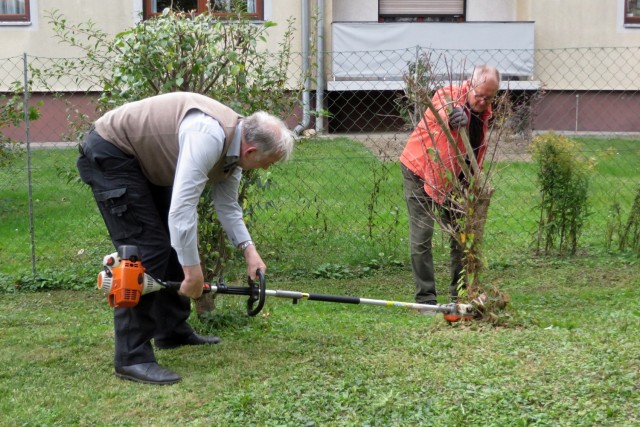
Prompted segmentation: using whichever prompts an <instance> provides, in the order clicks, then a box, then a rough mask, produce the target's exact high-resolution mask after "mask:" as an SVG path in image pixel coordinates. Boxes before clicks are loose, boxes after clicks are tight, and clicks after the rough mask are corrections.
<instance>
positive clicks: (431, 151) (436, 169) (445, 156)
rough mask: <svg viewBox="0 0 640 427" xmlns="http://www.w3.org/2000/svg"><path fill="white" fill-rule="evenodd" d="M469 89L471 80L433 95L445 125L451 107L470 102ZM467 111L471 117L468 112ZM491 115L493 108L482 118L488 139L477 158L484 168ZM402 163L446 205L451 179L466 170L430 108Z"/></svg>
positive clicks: (456, 135)
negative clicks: (463, 168) (468, 98)
mask: <svg viewBox="0 0 640 427" xmlns="http://www.w3.org/2000/svg"><path fill="white" fill-rule="evenodd" d="M469 88H470V81H469V80H467V81H465V82H463V84H462V86H453V85H449V86H445V87H444V88H441V89H439V90H438V91H437V92H436V94H435V95H434V96H433V98H432V102H433V105H434V106H435V107H436V111H438V114H439V115H440V117H442V119H443V120H444V122H445V123H447V124H448V123H449V119H448V116H449V111H451V108H453V107H455V106H460V105H464V104H465V103H466V100H467V93H468V92H469ZM465 111H466V112H467V114H469V111H468V110H467V109H465ZM491 115H492V113H491V106H489V108H488V109H487V111H485V112H484V113H482V115H481V116H480V117H481V118H482V122H483V125H482V129H483V132H482V134H483V135H484V137H483V141H482V142H481V144H480V148H479V149H478V155H477V158H476V159H477V161H478V164H479V165H480V166H481V167H482V161H483V159H484V154H485V152H486V151H487V142H486V135H487V130H488V128H489V119H490V118H491ZM467 126H468V125H467ZM451 134H452V135H453V137H454V139H455V141H456V145H457V146H458V149H459V150H460V153H462V156H463V158H464V156H465V155H466V152H467V150H465V148H464V143H463V142H462V136H460V134H459V132H458V131H456V130H453V129H451ZM436 152H437V154H436ZM471 155H473V154H471ZM400 162H401V163H402V164H403V165H405V166H406V167H407V168H408V169H409V170H411V171H412V172H413V173H414V174H416V175H417V176H419V177H420V178H422V179H423V180H424V191H425V192H426V193H427V194H428V195H429V197H431V198H432V199H433V200H434V201H435V202H436V203H439V204H442V202H443V201H444V199H445V197H446V195H447V193H448V192H449V191H451V189H452V187H453V183H452V181H451V180H452V179H456V178H457V177H458V176H459V175H460V172H461V171H462V168H461V166H460V162H459V161H458V159H457V158H456V152H455V150H454V149H453V147H452V146H451V145H450V144H449V141H448V140H447V136H446V134H445V133H444V132H443V131H442V129H441V128H440V126H439V125H438V122H437V121H436V118H435V116H434V114H433V113H432V112H431V110H429V109H427V111H426V112H425V114H424V117H423V118H422V120H420V123H418V125H417V126H416V128H415V129H414V130H413V132H412V133H411V136H409V140H408V141H407V145H406V146H405V148H404V151H403V152H402V154H401V155H400ZM448 173H449V174H448ZM447 175H449V176H447Z"/></svg>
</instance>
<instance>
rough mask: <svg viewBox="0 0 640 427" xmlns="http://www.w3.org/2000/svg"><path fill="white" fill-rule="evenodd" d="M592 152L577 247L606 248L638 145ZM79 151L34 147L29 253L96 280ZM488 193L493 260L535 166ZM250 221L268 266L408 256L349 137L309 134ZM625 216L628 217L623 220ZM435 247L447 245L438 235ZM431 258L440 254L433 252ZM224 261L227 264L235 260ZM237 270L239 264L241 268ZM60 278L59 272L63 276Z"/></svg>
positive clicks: (508, 173)
mask: <svg viewBox="0 0 640 427" xmlns="http://www.w3.org/2000/svg"><path fill="white" fill-rule="evenodd" d="M580 141H581V143H582V144H583V150H582V152H583V154H584V155H585V156H586V157H589V158H592V159H593V160H594V164H595V169H594V173H593V175H592V178H591V182H590V190H589V191H590V193H589V204H590V211H591V215H590V216H589V218H588V219H587V223H586V224H585V227H584V230H583V233H582V236H581V238H580V240H579V250H580V251H582V252H596V253H598V252H602V251H604V250H605V246H606V228H607V223H608V222H609V221H610V212H611V208H612V206H613V205H614V203H616V202H617V203H620V205H621V207H622V212H623V215H628V212H629V209H630V207H631V204H632V202H633V198H634V197H635V194H636V192H637V191H638V186H639V185H640V184H639V183H640V168H638V167H637V165H638V164H640V143H639V142H638V141H631V140H623V139H617V140H601V139H581V140H580ZM75 158H76V150H75V149H72V148H69V149H66V150H38V151H34V152H33V158H32V162H31V163H32V165H33V166H34V170H33V172H32V177H33V178H32V180H33V182H32V189H33V195H34V202H33V211H34V218H35V221H34V232H35V257H36V261H37V270H38V272H39V273H40V272H41V273H42V276H43V279H46V278H47V277H50V276H65V277H73V280H76V281H84V283H85V284H91V283H93V280H94V276H95V271H96V269H99V268H100V265H99V263H100V260H101V259H102V256H103V255H105V254H106V253H110V252H111V251H112V248H111V245H110V243H109V241H108V238H107V235H106V230H105V228H104V224H103V223H102V219H101V218H100V216H99V214H98V212H97V208H96V206H95V203H94V201H93V199H92V197H91V195H90V192H89V189H88V188H87V187H86V186H84V185H81V184H77V183H71V184H70V183H68V179H67V176H68V175H69V174H75V166H74V163H75ZM25 165H26V161H25V160H24V159H21V161H20V162H16V163H14V164H13V165H11V166H10V167H9V168H5V169H3V170H1V171H0V183H2V184H0V224H1V226H0V265H2V271H0V286H1V285H2V283H4V284H5V286H7V284H9V285H10V284H11V282H12V281H15V280H16V277H20V276H26V275H29V274H30V272H31V246H30V236H29V227H30V224H29V219H28V212H29V205H28V198H27V196H28V186H27V175H26V167H25ZM496 167H497V172H498V173H497V174H496V175H495V181H494V186H495V188H496V192H495V195H494V197H493V199H492V202H491V208H490V213H489V219H488V223H487V227H486V236H485V239H486V242H485V243H486V250H485V255H486V256H487V262H488V264H489V265H492V264H495V263H497V264H501V263H503V262H505V260H506V261H507V262H508V261H509V260H510V259H514V258H521V257H526V256H527V255H528V254H529V253H531V251H532V248H533V246H532V244H533V243H534V237H535V231H536V225H537V221H538V217H539V212H538V211H537V209H536V206H537V203H538V190H537V185H536V167H535V164H533V163H530V162H523V161H512V162H501V163H498V164H497V165H496ZM247 218H248V221H249V225H250V228H251V231H252V234H253V237H254V240H255V241H256V242H257V244H258V247H259V249H260V251H261V253H262V254H263V255H264V257H265V258H266V261H267V262H268V264H269V271H270V274H272V275H276V276H281V277H286V276H291V275H297V274H302V275H305V274H309V273H310V272H316V273H318V275H320V276H322V273H323V272H324V271H333V270H337V271H342V272H344V273H345V274H348V272H347V270H349V271H359V270H362V269H367V268H373V269H377V268H384V267H387V266H389V265H397V264H405V265H406V261H407V245H408V244H407V220H406V207H405V202H404V199H403V194H402V180H401V174H400V168H399V165H398V163H397V162H389V163H381V162H380V161H378V159H377V158H376V157H375V156H374V155H373V154H371V153H370V152H369V151H367V150H366V149H365V148H364V147H363V146H362V145H360V144H359V143H356V142H353V141H350V140H348V139H346V138H337V139H321V140H314V141H305V142H303V143H300V144H299V145H298V147H297V148H296V151H295V154H294V158H293V160H292V161H290V162H288V163H286V164H283V165H278V166H276V167H274V168H272V169H271V170H270V171H269V173H268V174H263V175H262V183H261V186H260V188H258V189H256V191H255V196H254V199H253V205H252V206H251V207H250V209H247ZM625 218H626V217H625ZM435 242H436V247H435V251H436V253H437V254H439V255H445V254H446V252H447V243H446V239H445V238H444V237H437V236H436V239H435ZM439 255H438V256H437V257H436V258H437V259H440V258H441V257H440V256H439ZM238 267H239V266H237V265H234V264H233V263H231V265H230V266H229V267H228V269H229V271H230V273H229V274H232V273H231V272H233V274H236V273H235V272H241V271H242V268H238ZM238 274H241V273H238ZM62 279H63V278H62V277H60V278H59V280H62Z"/></svg>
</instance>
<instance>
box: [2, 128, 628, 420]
mask: <svg viewBox="0 0 640 427" xmlns="http://www.w3.org/2000/svg"><path fill="white" fill-rule="evenodd" d="M583 142H584V144H585V147H586V149H585V153H588V155H589V157H594V159H595V160H596V163H595V164H596V169H595V173H594V175H593V177H592V182H591V186H590V203H591V209H592V215H591V216H590V218H589V223H588V224H587V226H586V228H585V230H584V233H583V236H582V240H581V241H580V250H579V254H578V255H577V256H575V257H570V258H554V257H533V256H532V250H531V241H532V236H533V232H534V231H535V225H536V221H537V216H538V213H537V212H536V209H535V206H536V200H537V199H536V198H537V190H536V184H535V173H536V171H535V165H533V164H531V163H526V162H509V163H500V164H498V167H499V170H500V172H499V174H498V175H496V180H495V182H494V185H495V187H496V193H495V196H494V198H493V199H492V205H491V210H490V218H489V223H488V225H487V230H486V232H487V236H486V239H487V240H486V248H485V253H486V256H487V264H488V267H489V268H488V270H487V272H486V273H485V275H484V277H483V281H484V283H485V284H486V285H495V286H497V287H498V288H500V289H501V290H503V291H505V292H506V293H507V294H508V295H509V296H510V298H511V302H510V305H509V307H510V311H509V312H508V313H507V315H505V317H504V321H505V322H506V323H505V324H503V325H502V326H499V327H497V326H489V325H487V324H481V323H475V322H472V323H457V324H454V325H449V324H447V323H446V322H445V321H444V320H443V319H442V317H440V316H437V317H429V316H423V315H419V314H417V313H415V312H412V311H406V310H403V309H398V308H382V307H372V306H359V305H346V304H336V303H323V302H313V301H303V302H300V303H299V304H297V305H293V304H291V302H290V301H287V300H281V299H275V298H274V299H268V300H267V304H266V306H265V309H264V310H263V312H262V313H261V315H260V316H258V317H256V318H247V317H245V316H244V313H245V303H246V301H245V300H244V297H237V296H220V297H218V299H217V306H218V308H217V309H216V310H215V311H214V313H213V315H212V316H211V317H210V318H209V319H207V320H206V321H205V322H201V321H199V320H198V319H193V324H194V326H195V327H196V328H197V329H198V331H199V332H201V333H205V334H206V333H215V334H217V335H219V336H221V337H222V338H223V340H224V341H223V343H222V344H221V345H219V346H215V347H206V348H205V347H197V348H182V349H177V350H165V351H158V353H157V357H158V360H159V362H160V363H161V364H162V365H164V366H166V367H168V368H170V369H173V370H175V371H176V372H178V373H179V374H181V375H182V376H183V381H182V382H181V383H180V384H177V385H175V386H168V387H153V386H146V385H140V384H134V383H130V382H124V381H121V380H118V379H116V378H115V377H114V376H113V374H112V371H113V367H112V357H113V327H112V319H111V316H112V313H111V309H110V308H109V306H108V305H107V303H106V300H105V297H104V296H103V295H100V294H99V293H98V291H96V290H94V289H91V290H90V289H89V288H90V287H91V286H92V284H93V283H94V281H95V277H96V274H97V273H98V271H99V270H100V267H101V260H102V256H103V255H105V254H107V253H110V252H111V251H112V248H110V245H109V243H108V240H107V238H106V232H105V229H104V225H103V224H102V221H101V219H100V217H99V215H98V213H97V210H96V207H95V204H94V202H93V200H92V198H91V195H90V193H89V190H88V189H87V188H86V187H85V186H80V185H73V184H68V183H67V179H66V178H65V176H66V173H67V172H69V171H71V172H73V164H74V160H75V155H76V154H75V150H73V149H68V150H46V151H36V152H34V153H33V159H32V163H33V165H34V167H35V169H34V171H33V187H32V188H33V194H34V203H33V210H34V213H35V222H34V228H35V241H36V247H35V253H36V258H37V266H38V273H39V277H40V278H39V280H38V281H36V282H35V283H36V284H37V285H38V286H39V287H40V288H42V291H41V292H26V291H19V290H16V288H15V286H14V285H15V283H16V277H20V276H21V275H29V274H30V271H31V251H30V244H29V232H28V231H29V227H30V224H29V221H28V210H29V206H28V203H27V193H28V191H27V186H26V184H25V182H26V172H25V168H24V163H23V162H21V163H15V164H13V165H11V166H10V167H8V168H5V169H3V170H2V171H0V183H1V184H0V266H1V268H2V270H1V271H0V290H2V291H3V294H2V302H3V304H2V305H0V331H1V333H0V348H2V352H1V353H0V366H2V369H0V413H1V414H2V416H1V417H0V425H2V426H4V425H6V426H15V425H28V426H31V425H45V426H50V425H51V426H53V425H78V426H93V425H125V426H126V425H130V426H138V425H153V426H156V425H157V426H164V425H193V426H211V425H216V426H242V427H244V426H296V427H297V426H385V427H386V426H489V425H491V426H534V425H535V426H571V427H573V426H595V425H597V426H616V427H617V426H635V425H640V418H639V415H638V414H640V412H639V411H638V408H639V407H640V388H639V385H638V384H640V357H639V355H638V348H640V310H639V309H638V304H637V301H638V300H639V299H640V276H639V275H638V271H639V270H638V267H639V262H640V260H639V259H638V255H637V254H629V253H622V254H620V253H614V252H611V253H609V252H608V251H607V250H605V244H604V229H603V227H604V225H605V224H606V222H607V217H608V212H609V209H610V207H611V205H612V204H613V203H615V202H619V203H620V204H621V206H622V207H623V211H624V212H628V209H629V208H630V206H631V202H632V200H633V197H634V196H635V193H636V191H637V186H638V183H639V182H640V171H639V170H638V167H637V165H638V164H639V163H638V162H639V161H640V144H638V143H637V142H636V141H625V140H609V141H603V140H584V141H583ZM262 178H263V180H262V184H261V187H260V189H259V190H257V195H256V198H255V201H254V203H255V204H254V206H253V209H252V210H249V211H248V212H247V215H248V219H249V221H250V225H251V230H252V233H253V235H254V236H253V237H254V239H255V240H256V241H257V242H258V245H259V246H258V247H259V249H260V251H261V254H262V255H263V257H264V258H265V261H266V262H267V263H268V265H269V275H268V288H269V289H288V290H294V291H300V292H313V293H328V294H337V295H354V296H361V297H366V298H376V299H385V300H397V301H411V300H412V297H413V285H412V279H411V273H410V271H409V268H408V266H407V263H406V261H407V247H406V245H407V242H406V214H405V208H404V200H403V199H402V183H401V178H400V171H399V167H398V164H397V163H385V164H381V163H380V162H379V161H378V160H377V159H376V158H375V157H374V156H373V155H371V154H370V153H369V152H367V151H366V150H365V149H364V148H363V147H362V146H360V145H359V144H357V143H354V142H351V141H348V140H345V139H333V140H321V141H315V142H305V143H303V144H300V145H299V147H298V148H297V149H296V153H295V158H294V159H293V160H292V161H291V162H289V163H287V164H285V165H281V166H277V167H275V168H273V169H272V170H270V171H269V175H262ZM268 178H270V179H268ZM436 241H437V242H436V243H437V244H436V247H435V257H436V269H437V273H436V274H437V277H439V278H444V277H446V276H447V265H446V264H447V257H446V249H445V248H446V242H444V239H442V238H437V239H436ZM398 263H400V264H402V265H401V266H400V267H398ZM231 267H232V268H230V271H228V272H226V273H227V274H226V277H227V279H228V280H229V284H233V285H239V280H240V279H239V277H241V275H240V274H234V270H233V267H234V266H231ZM367 269H368V270H369V271H367ZM372 270H373V271H376V270H377V272H375V273H372V272H371V271H372ZM318 277H321V278H318ZM25 283H29V282H25ZM31 283H34V282H31ZM444 283H445V280H444V279H441V280H440V282H439V295H441V297H442V299H441V302H444V301H445V300H446V295H447V290H446V286H444ZM53 288H56V289H60V288H63V289H66V290H51V289H53ZM75 288H77V289H80V290H76V291H71V290H69V289H75Z"/></svg>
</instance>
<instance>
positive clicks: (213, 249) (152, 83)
mask: <svg viewBox="0 0 640 427" xmlns="http://www.w3.org/2000/svg"><path fill="white" fill-rule="evenodd" d="M49 18H50V24H51V25H52V26H53V29H54V32H55V34H56V36H57V37H58V38H59V39H60V40H61V42H62V43H65V44H68V45H71V46H74V47H77V48H80V49H81V50H83V51H84V52H85V57H84V58H83V59H82V60H81V61H75V60H69V61H65V62H64V63H63V66H62V67H60V68H55V69H53V70H52V71H51V72H50V73H53V74H54V77H55V76H58V77H59V76H60V75H62V74H63V73H64V74H65V75H69V74H70V75H73V76H76V80H78V79H89V78H91V79H95V77H94V76H95V75H98V76H99V79H98V82H97V84H98V85H99V86H100V87H102V88H103V91H102V92H101V96H100V99H99V102H98V105H99V106H98V110H99V112H104V111H108V110H111V109H113V108H115V107H118V106H120V105H122V104H124V103H126V102H130V101H135V100H139V99H143V98H147V97H150V96H154V95H158V94H162V93H169V92H176V91H185V92H196V93H200V94H204V95H207V96H210V97H211V98H214V99H216V100H218V101H220V102H221V103H223V104H225V105H227V106H229V107H230V108H233V109H234V110H235V111H237V112H239V113H240V114H245V115H248V114H250V113H252V112H254V111H258V110H264V111H269V112H270V113H272V114H275V115H280V116H282V117H289V116H290V115H291V114H292V113H293V111H294V108H295V106H296V105H297V103H298V99H299V93H300V90H301V88H295V87H291V85H290V82H287V75H288V69H289V65H290V61H291V54H290V53H291V52H290V51H291V41H292V28H293V22H292V21H291V20H290V21H289V22H288V28H287V31H286V32H285V33H284V36H283V39H282V41H281V42H280V44H279V50H278V51H277V52H269V51H266V50H265V49H263V47H264V46H263V44H264V42H265V41H266V39H267V36H268V34H267V31H268V29H269V28H271V27H273V26H275V25H276V24H275V23H274V22H272V21H264V22H261V23H259V24H258V23H255V22H254V21H250V20H249V19H248V18H247V17H246V16H244V15H243V14H241V13H238V14H237V15H235V16H233V17H230V18H221V17H219V16H214V15H211V14H200V15H195V16H185V15H184V14H182V13H179V12H174V11H172V10H171V9H165V10H164V11H163V12H162V14H161V15H160V16H158V17H156V18H154V19H150V20H147V21H143V22H141V23H140V24H138V25H136V26H134V27H132V28H130V29H128V30H126V31H123V32H122V33H120V34H118V35H116V37H115V38H114V39H111V38H110V37H108V36H107V35H106V33H104V32H102V31H101V30H99V29H97V28H96V27H95V26H94V24H93V23H92V22H87V23H80V24H70V23H68V22H67V21H66V19H65V17H64V16H63V15H62V14H61V13H60V12H58V11H53V12H49ZM87 69H89V70H93V74H92V76H91V77H85V75H86V74H87V73H86V71H87ZM50 73H49V74H50ZM38 75H39V76H40V78H41V79H42V80H44V81H46V80H47V78H46V75H47V72H44V71H42V70H40V74H38ZM87 83H92V82H90V81H87ZM93 83H96V82H93ZM265 88H268V89H269V90H265ZM258 180H259V177H258V173H257V172H256V171H249V172H247V173H245V179H244V180H243V187H242V189H241V191H240V203H241V204H242V205H243V206H244V207H245V208H247V207H249V206H250V205H251V204H252V201H251V200H250V199H249V197H250V195H251V194H252V191H251V187H253V186H255V185H256V183H257V182H258ZM198 213H199V218H200V230H199V241H200V242H201V259H202V261H203V264H204V265H207V266H214V267H213V268H209V269H208V270H206V271H205V275H206V277H205V279H206V280H212V279H213V278H215V277H216V276H217V275H218V274H219V273H220V271H221V270H222V268H223V267H224V265H225V264H226V262H227V261H228V260H229V259H231V258H232V255H233V248H232V247H230V246H229V245H228V243H227V241H226V237H225V235H224V231H223V230H222V227H221V226H220V224H219V222H218V221H217V216H216V213H215V210H214V208H213V206H212V203H211V199H210V197H209V192H208V191H205V192H204V195H203V197H202V198H201V202H200V206H199V209H198Z"/></svg>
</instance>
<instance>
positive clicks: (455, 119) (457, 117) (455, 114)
mask: <svg viewBox="0 0 640 427" xmlns="http://www.w3.org/2000/svg"><path fill="white" fill-rule="evenodd" d="M468 123H469V117H467V113H465V111H464V109H463V108H462V107H455V108H454V109H453V110H451V113H449V127H450V128H451V129H456V130H457V129H460V128H463V127H467V124H468Z"/></svg>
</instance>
